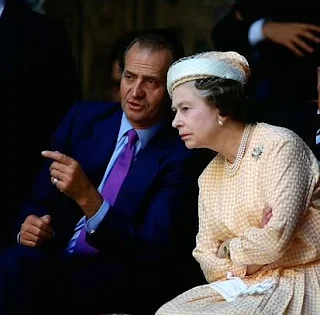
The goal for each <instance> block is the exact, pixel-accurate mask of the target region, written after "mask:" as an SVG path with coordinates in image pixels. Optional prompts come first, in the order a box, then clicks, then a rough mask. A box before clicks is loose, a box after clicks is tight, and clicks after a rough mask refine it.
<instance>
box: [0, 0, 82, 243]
mask: <svg viewBox="0 0 320 315" xmlns="http://www.w3.org/2000/svg"><path fill="white" fill-rule="evenodd" d="M0 47H1V48H0V104H1V112H2V115H1V133H0V136H1V148H2V150H1V151H2V161H3V162H2V163H3V164H2V171H1V178H2V182H3V188H2V192H1V193H2V196H3V199H2V204H1V209H2V216H1V222H2V223H1V229H0V247H4V246H7V245H8V243H9V235H13V221H14V220H15V217H16V214H17V211H18V209H19V208H20V206H21V202H22V201H23V200H24V199H25V198H26V196H28V194H29V192H30V187H31V185H32V181H33V178H34V176H35V174H36V173H37V172H38V171H39V170H40V168H41V166H42V164H43V158H42V157H41V151H42V150H44V149H46V148H47V147H48V145H49V143H50V135H51V134H52V131H53V130H54V128H55V127H56V126H57V124H58V122H59V121H60V119H61V118H62V115H64V114H65V113H66V112H67V110H69V109H70V107H71V104H72V103H73V102H74V101H75V100H76V99H78V98H79V86H78V81H77V77H76V71H75V64H74V61H73V57H72V54H71V50H70V47H69V44H68V42H67V37H66V34H65V31H64V28H63V26H62V25H61V24H60V23H59V22H58V21H56V20H53V19H51V18H49V17H47V16H44V15H41V14H39V13H36V12H33V11H32V10H31V9H30V8H29V7H27V6H26V5H24V4H23V3H22V1H14V0H7V1H6V3H5V7H4V11H3V13H2V15H1V17H0ZM10 241H11V239H10Z"/></svg>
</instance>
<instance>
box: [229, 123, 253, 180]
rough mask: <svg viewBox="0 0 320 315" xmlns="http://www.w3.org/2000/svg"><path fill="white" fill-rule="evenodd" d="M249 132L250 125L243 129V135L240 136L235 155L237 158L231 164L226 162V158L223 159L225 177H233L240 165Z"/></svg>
mask: <svg viewBox="0 0 320 315" xmlns="http://www.w3.org/2000/svg"><path fill="white" fill-rule="evenodd" d="M250 130H251V124H247V125H246V127H245V128H244V131H243V135H242V138H241V142H240V146H239V149H238V153H237V156H236V159H235V160H234V162H233V163H232V164H231V163H229V162H228V160H227V159H226V158H224V168H225V171H226V173H227V175H229V176H234V175H235V174H236V173H237V171H238V169H239V167H240V163H241V161H242V158H243V156H244V152H245V151H246V146H247V142H248V138H249V135H250Z"/></svg>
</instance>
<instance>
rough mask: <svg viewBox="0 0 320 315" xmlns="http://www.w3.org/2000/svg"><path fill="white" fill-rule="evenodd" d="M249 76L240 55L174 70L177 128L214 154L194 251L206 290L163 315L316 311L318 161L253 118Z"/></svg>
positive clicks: (295, 140) (319, 276)
mask: <svg viewBox="0 0 320 315" xmlns="http://www.w3.org/2000/svg"><path fill="white" fill-rule="evenodd" d="M249 73H250V70H249V66H248V64H247V61H246V59H245V58H244V57H243V56H241V55H239V54H237V53H236V52H224V53H222V52H206V53H201V54H198V55H194V56H191V57H187V58H184V59H180V60H179V61H178V62H176V63H175V64H173V65H172V66H171V68H170V69H169V72H168V77H167V79H168V81H167V85H168V91H169V94H170V95H171V97H172V101H173V102H172V108H173V110H174V111H175V112H176V115H175V119H174V121H173V126H174V127H176V128H177V129H178V130H179V133H180V135H181V138H182V139H183V140H184V141H185V145H186V146H187V147H188V148H190V149H193V148H210V149H212V150H213V151H216V152H217V153H218V154H217V156H216V157H215V158H214V159H213V160H212V162H211V163H210V164H209V165H208V166H207V168H206V169H205V170H204V172H203V173H202V175H201V177H200V178H199V186H200V194H199V232H198V235H197V245H196V248H195V249H194V251H193V255H194V257H195V259H196V260H197V261H198V262H199V264H200V266H201V268H202V270H203V273H204V275H205V277H206V279H207V281H208V283H209V284H207V285H202V286H199V287H195V288H193V289H191V290H189V291H187V292H185V293H183V294H181V295H180V296H178V297H176V298H175V299H173V300H172V301H169V302H168V303H166V304H165V305H163V306H162V307H161V308H160V309H159V310H158V311H157V313H156V314H157V315H188V314H190V315H191V314H192V315H197V314H201V315H207V314H208V315H209V314H210V315H213V314H232V315H236V314H239V315H240V314H241V315H245V314H275V315H278V314H294V315H295V314H296V315H301V314H305V315H313V314H314V315H315V314H320V232H319V231H320V187H319V164H318V162H317V160H316V158H315V156H314V155H313V153H312V152H311V150H310V149H309V147H308V146H307V145H306V144H305V143H304V142H303V141H302V140H301V139H300V138H299V137H298V136H297V135H296V134H295V133H293V132H292V131H290V130H288V129H285V128H281V127H276V126H272V125H268V124H265V123H250V122H249V121H248V120H247V118H246V110H245V108H246V100H245V92H244V91H245V86H246V82H247V79H248V77H249ZM276 114H277V113H275V115H276ZM266 209H267V210H266ZM268 209H269V210H268Z"/></svg>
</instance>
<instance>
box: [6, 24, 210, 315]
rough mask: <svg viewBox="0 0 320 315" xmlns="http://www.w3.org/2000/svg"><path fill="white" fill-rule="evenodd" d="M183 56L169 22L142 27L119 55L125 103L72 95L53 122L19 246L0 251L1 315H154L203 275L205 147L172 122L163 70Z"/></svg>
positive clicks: (25, 213)
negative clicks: (198, 259)
mask: <svg viewBox="0 0 320 315" xmlns="http://www.w3.org/2000/svg"><path fill="white" fill-rule="evenodd" d="M182 55H183V49H182V46H181V44H180V42H179V41H178V40H177V39H176V38H175V37H174V36H172V35H171V34H170V33H169V32H166V31H165V30H158V31H157V30H156V31H150V32H149V31H146V32H145V33H144V34H142V35H141V36H138V37H137V38H136V39H135V40H134V41H133V43H132V44H131V46H130V47H129V48H128V49H127V50H126V53H125V56H124V70H123V74H122V80H121V106H122V110H121V108H120V106H119V105H118V104H117V103H94V102H89V103H80V104H76V105H75V106H74V107H73V109H72V110H71V111H70V112H69V114H68V115H67V116H66V118H65V119H64V121H63V122H62V124H61V125H60V126H59V127H58V129H57V131H56V132H55V135H54V137H53V145H52V148H51V150H50V151H44V152H43V156H44V157H46V158H47V159H48V161H47V162H48V163H47V165H46V167H45V168H44V170H43V172H42V173H41V174H40V175H39V178H38V180H37V182H36V184H35V186H34V197H33V199H32V200H31V202H30V203H29V204H27V205H25V207H24V212H23V215H22V220H21V222H23V223H22V225H21V229H20V232H19V236H18V238H19V243H20V245H19V246H18V247H17V248H14V249H11V250H10V251H8V252H6V253H4V255H3V256H2V257H0V263H1V264H2V266H1V267H2V272H3V273H4V274H3V275H2V289H3V290H4V294H3V296H6V299H5V303H4V302H3V303H4V304H5V305H4V306H5V309H6V310H8V313H6V314H15V313H17V314H21V313H23V314H37V312H38V313H41V314H51V313H52V314H57V313H59V312H60V311H61V312H62V311H63V309H64V308H66V307H67V308H68V309H70V310H72V312H71V314H89V313H90V314H98V313H110V312H127V313H131V314H153V313H154V312H155V310H156V309H157V307H159V306H160V305H161V303H163V302H164V301H166V300H169V299H170V298H172V297H174V296H175V294H177V293H180V292H182V290H183V288H189V287H190V286H191V285H192V283H195V282H196V283H199V281H200V282H201V281H203V279H202V276H201V277H200V273H201V271H200V270H199V269H200V268H198V266H197V265H196V264H195V262H194V261H193V259H192V257H191V251H192V249H193V248H194V246H195V235H196V232H197V224H198V223H197V222H198V220H197V194H198V188H197V178H198V176H199V175H200V173H201V172H202V170H203V169H204V167H205V166H206V165H207V163H208V162H209V160H210V159H211V158H212V156H211V154H208V155H207V153H208V152H201V151H188V150H187V149H186V148H185V147H184V144H183V143H182V141H181V140H180V138H179V136H178V134H177V133H176V132H175V130H174V129H173V128H172V126H171V122H172V120H171V115H170V114H169V109H170V103H169V97H168V95H167V91H166V72H167V70H168V67H169V66H170V65H171V64H172V63H173V62H174V61H175V60H176V59H178V58H179V57H181V56H182ZM133 151H134V152H133ZM202 153H203V154H202ZM130 154H131V155H130ZM128 156H129V157H130V159H131V162H130V163H131V165H130V168H129V169H128V168H127V169H125V168H126V167H129V166H128V164H127V157H128ZM120 162H121V163H120ZM130 163H129V164H130ZM120 164H121V165H120ZM124 169H125V170H124ZM114 171H115V172H114ZM49 172H50V174H49ZM193 268H195V269H193ZM183 270H185V272H184V271H183ZM0 271H1V270H0ZM193 272H195V273H194V274H193ZM0 276H1V275H0ZM198 276H199V277H200V278H198ZM0 290H1V287H0ZM0 292H1V291H0ZM35 297H37V298H36V300H35ZM11 301H19V303H10V302H11ZM0 302H1V301H0ZM60 303H61V304H60ZM62 305H65V306H63V307H62ZM69 314H70V311H69Z"/></svg>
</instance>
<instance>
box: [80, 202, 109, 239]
mask: <svg viewBox="0 0 320 315" xmlns="http://www.w3.org/2000/svg"><path fill="white" fill-rule="evenodd" d="M109 208H110V204H109V203H108V201H106V200H103V203H102V205H101V207H100V208H99V210H98V211H97V212H96V214H95V215H94V216H92V217H91V218H90V219H88V220H86V219H85V222H84V225H85V227H86V230H87V232H88V233H89V234H93V233H94V232H95V231H96V229H97V228H98V226H99V224H100V223H101V221H102V220H103V218H104V217H105V216H106V214H107V213H108V211H109Z"/></svg>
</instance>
